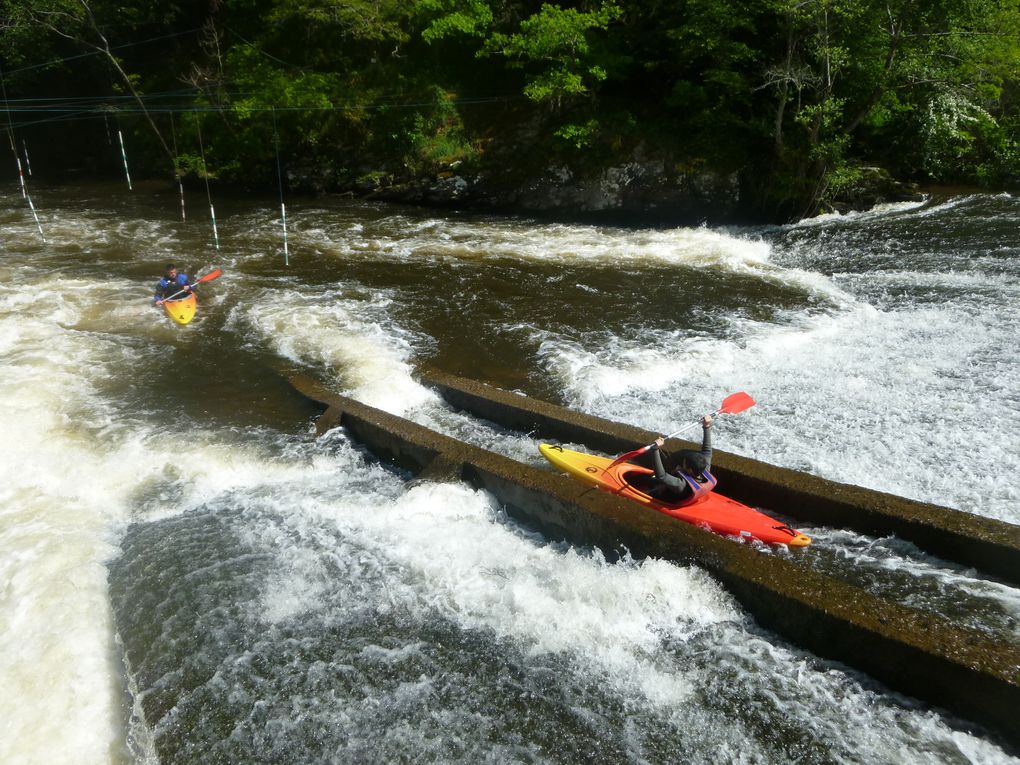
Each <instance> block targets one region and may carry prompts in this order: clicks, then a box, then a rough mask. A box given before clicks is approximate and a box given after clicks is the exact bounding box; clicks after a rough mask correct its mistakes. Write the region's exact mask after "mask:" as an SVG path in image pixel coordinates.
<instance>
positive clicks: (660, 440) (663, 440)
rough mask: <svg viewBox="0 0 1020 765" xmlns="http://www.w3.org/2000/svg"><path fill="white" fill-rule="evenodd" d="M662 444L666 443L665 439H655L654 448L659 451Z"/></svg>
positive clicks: (660, 437)
mask: <svg viewBox="0 0 1020 765" xmlns="http://www.w3.org/2000/svg"><path fill="white" fill-rule="evenodd" d="M664 443H666V439H665V438H663V437H662V436H659V437H658V438H656V439H655V448H656V449H661V448H662V445H663V444H664Z"/></svg>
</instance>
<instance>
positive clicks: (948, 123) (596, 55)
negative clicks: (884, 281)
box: [0, 0, 1020, 220]
mask: <svg viewBox="0 0 1020 765" xmlns="http://www.w3.org/2000/svg"><path fill="white" fill-rule="evenodd" d="M0 56H2V61H0V66H2V73H3V75H4V88H5V94H4V95H5V104H4V108H5V109H6V110H7V116H8V117H9V120H10V123H11V127H12V143H13V144H14V145H15V146H17V145H18V142H20V141H26V140H27V142H30V143H33V144H34V145H36V146H38V145H39V144H40V143H42V144H44V145H45V146H46V147H47V148H46V150H45V154H46V156H45V159H44V160H43V161H45V162H48V163H51V164H53V165H58V164H60V163H65V164H67V165H71V164H76V165H77V166H82V165H84V166H87V167H101V166H108V165H110V159H109V158H110V155H111V151H110V147H111V146H112V144H113V141H112V140H111V139H110V137H109V136H110V135H111V133H110V130H111V126H113V127H115V128H119V129H121V130H122V131H123V134H124V136H125V140H126V141H127V143H128V144H129V145H130V146H131V149H132V161H133V162H134V163H135V165H136V168H135V171H136V172H145V173H147V174H151V175H160V174H164V175H168V176H170V175H172V174H173V173H179V174H183V175H185V176H190V177H199V178H201V177H212V178H217V179H221V180H223V181H229V182H231V183H237V184H243V185H248V186H272V185H273V184H275V183H276V182H277V177H278V174H279V175H281V176H282V177H283V178H284V183H285V184H286V185H288V186H290V187H293V188H297V189H302V188H304V189H313V188H314V189H317V190H324V191H331V190H342V189H346V190H355V191H357V192H360V193H377V192H380V191H385V190H387V189H389V190H391V191H393V192H394V193H396V192H397V191H399V190H400V189H402V188H404V189H406V188H410V187H414V186H415V184H416V183H421V182H427V183H432V184H433V185H432V186H431V187H430V188H432V189H433V190H436V189H440V190H441V189H446V193H447V194H448V195H449V196H450V197H456V196H457V195H458V194H462V195H463V196H465V197H467V196H469V195H472V194H473V195H474V196H475V198H476V199H477V200H483V199H484V200H488V201H490V202H492V203H493V204H498V203H499V202H500V201H508V200H509V201H510V202H513V201H515V200H516V201H520V200H521V199H522V198H524V197H525V196H526V195H527V194H528V193H529V189H531V191H532V192H533V193H535V194H538V193H540V192H539V191H538V189H539V187H540V186H541V188H543V189H546V191H545V192H542V193H546V194H548V189H549V183H550V180H549V179H553V180H555V179H556V178H559V179H560V180H561V182H562V184H563V185H571V184H573V185H577V184H579V183H580V182H581V181H582V179H586V178H588V179H590V178H593V177H595V178H599V179H601V180H600V182H601V186H600V188H602V189H603V190H604V189H605V187H606V184H607V179H608V180H613V179H615V180H616V185H617V186H626V185H628V184H632V183H633V184H637V185H644V186H645V187H646V193H645V194H644V196H643V197H642V199H643V200H644V201H645V203H647V204H651V205H654V204H655V196H656V190H657V189H658V190H660V191H661V192H662V196H663V198H664V199H665V198H669V194H670V193H671V192H670V191H669V190H670V189H673V190H675V189H678V188H685V189H687V191H688V192H690V190H691V189H698V188H703V187H705V186H712V187H713V188H716V189H718V188H723V189H726V192H725V193H726V194H728V195H729V196H730V197H731V199H732V201H733V206H734V208H735V209H739V210H740V211H741V212H742V213H744V214H747V215H755V216H758V217H764V218H770V219H774V220H781V219H790V218H795V217H800V216H803V215H809V214H812V213H814V212H817V211H818V210H820V209H826V208H827V207H829V206H831V205H833V204H837V203H838V202H839V201H840V200H852V199H853V198H854V196H855V195H859V194H860V193H861V190H862V189H864V188H866V187H873V186H874V184H875V183H876V179H879V180H883V179H884V180H885V181H888V179H889V178H895V179H898V180H903V181H915V182H940V183H956V184H960V183H965V184H976V185H979V186H985V187H989V188H1008V187H1015V186H1017V185H1020V0H923V1H922V0H799V1H795V0H669V2H663V1H662V0H633V1H631V2H626V3H624V2H619V1H617V0H593V1H591V2H530V1H528V2H526V1H518V2H513V1H510V0H416V1H412V0H190V1H189V0H180V1H179V2H175V3H166V2H163V1H162V0H136V1H135V2H125V0H0ZM37 154H38V152H37ZM33 161H35V162H36V163H38V162H39V161H40V160H39V158H38V157H33ZM540 179H544V180H543V183H542V184H540V183H538V181H539V180H540ZM436 184H438V185H436ZM444 184H445V185H444ZM543 184H544V185H543ZM435 193H436V194H440V191H435Z"/></svg>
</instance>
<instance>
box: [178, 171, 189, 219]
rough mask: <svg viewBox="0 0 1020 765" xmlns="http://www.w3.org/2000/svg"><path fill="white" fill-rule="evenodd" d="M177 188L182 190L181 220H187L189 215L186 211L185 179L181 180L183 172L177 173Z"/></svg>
mask: <svg viewBox="0 0 1020 765" xmlns="http://www.w3.org/2000/svg"><path fill="white" fill-rule="evenodd" d="M177 188H179V189H180V190H181V220H187V215H186V214H185V212H184V181H182V180H181V174H180V173H178V174H177Z"/></svg>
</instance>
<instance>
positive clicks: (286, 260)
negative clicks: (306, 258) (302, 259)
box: [280, 202, 290, 266]
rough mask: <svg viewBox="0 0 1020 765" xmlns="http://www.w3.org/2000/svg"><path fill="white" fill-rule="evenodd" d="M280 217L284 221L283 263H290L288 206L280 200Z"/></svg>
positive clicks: (286, 264) (287, 264)
mask: <svg viewBox="0 0 1020 765" xmlns="http://www.w3.org/2000/svg"><path fill="white" fill-rule="evenodd" d="M280 217H281V219H282V221H283V265H285V266H289V265H290V251H289V250H288V249H287V207H286V205H284V204H283V202H280Z"/></svg>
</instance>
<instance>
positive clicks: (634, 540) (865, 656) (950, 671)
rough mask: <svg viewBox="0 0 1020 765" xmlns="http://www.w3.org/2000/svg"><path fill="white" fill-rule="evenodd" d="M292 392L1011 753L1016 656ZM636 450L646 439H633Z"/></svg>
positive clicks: (568, 484) (971, 635)
mask: <svg viewBox="0 0 1020 765" xmlns="http://www.w3.org/2000/svg"><path fill="white" fill-rule="evenodd" d="M291 382H292V384H293V385H294V386H295V387H296V388H297V389H298V390H299V391H301V392H302V393H303V394H304V395H305V396H307V397H309V398H311V399H313V400H314V401H317V402H319V404H320V406H321V407H322V408H323V409H324V410H325V411H324V413H323V415H322V416H321V417H320V418H319V421H318V424H317V428H318V431H319V432H320V433H322V432H325V431H326V430H329V429H331V428H333V427H343V428H345V429H346V430H347V431H348V432H349V433H350V434H351V436H352V437H353V438H354V439H356V440H357V441H359V442H361V443H362V444H364V445H365V446H367V447H368V448H369V449H370V450H371V451H372V452H373V453H375V454H377V455H379V456H381V457H384V458H386V459H391V460H394V461H395V462H396V463H397V464H399V465H401V466H402V467H404V468H406V469H408V470H410V471H411V472H412V473H418V475H419V479H418V480H423V479H425V478H426V477H427V476H428V475H429V474H431V475H433V476H435V477H436V478H438V479H440V480H449V479H451V478H458V479H460V480H464V481H466V482H468V483H469V484H471V485H472V486H475V487H476V488H480V489H485V490H487V491H489V492H491V493H492V494H493V495H494V496H495V497H496V498H497V499H498V500H499V502H501V503H502V504H503V505H504V506H505V507H506V509H507V511H508V512H509V513H511V514H512V515H514V516H515V517H517V518H519V519H521V520H523V521H524V522H526V523H528V524H529V525H531V526H533V527H537V528H538V529H540V530H541V531H542V532H543V533H545V534H546V535H547V536H548V537H550V538H553V539H564V540H568V541H570V542H573V543H575V544H578V545H582V546H595V547H599V548H600V549H602V550H604V551H605V552H606V553H607V554H608V555H613V554H615V553H619V552H621V551H622V550H623V549H626V550H629V551H630V552H631V553H632V554H633V555H635V556H637V557H647V556H652V557H657V558H662V559H666V560H671V561H676V562H679V563H684V564H694V565H698V566H701V567H703V568H705V569H706V570H708V571H709V572H711V573H712V574H713V575H714V576H715V577H717V578H718V579H719V580H720V581H721V582H722V583H723V584H724V585H725V586H726V587H727V588H728V589H729V591H730V592H731V593H732V594H733V596H734V597H735V598H736V599H737V600H738V601H739V602H740V603H741V604H742V606H743V607H744V608H745V609H747V611H748V612H749V613H750V614H752V615H753V617H754V618H755V619H756V620H757V621H758V623H759V624H761V625H762V626H763V627H765V628H767V629H770V630H774V631H775V632H777V633H778V634H780V635H782V636H784V637H786V638H787V639H789V640H790V641H792V642H793V643H796V644H798V645H801V646H803V647H804V648H806V649H808V650H810V651H812V652H813V653H815V654H817V655H819V656H822V657H827V658H830V659H834V660H837V661H841V662H845V663H846V664H848V665H851V666H853V667H856V668H857V669H859V670H862V671H864V672H866V673H868V674H869V675H871V676H873V677H875V678H876V679H878V680H880V681H882V682H884V683H886V684H887V685H888V686H889V687H891V688H893V689H895V690H898V691H901V692H903V693H907V694H909V695H912V696H915V697H917V698H920V699H923V700H925V701H927V702H928V703H931V704H934V705H937V706H941V707H944V708H946V709H948V710H951V711H952V712H955V713H956V714H958V715H960V716H961V717H963V718H965V719H969V720H972V721H974V722H977V723H979V724H980V725H982V726H986V727H987V728H988V729H989V730H991V731H992V732H993V733H994V734H997V735H999V736H1001V737H1002V739H1003V740H1004V742H1005V745H1006V746H1012V747H1013V748H1014V749H1020V716H1018V715H1017V714H1016V710H1017V709H1020V648H1018V647H1017V646H1014V645H1006V644H1002V643H997V642H995V641H993V640H990V639H989V638H988V637H986V636H984V635H982V634H979V633H977V632H972V631H969V630H964V629H959V628H957V627H955V626H953V625H952V624H950V623H949V622H947V621H946V620H944V619H942V618H940V617H937V616H934V615H931V614H926V613H923V612H919V611H915V610H913V609H909V608H906V607H904V606H900V605H898V604H896V603H891V602H889V601H886V600H883V599H881V598H878V597H876V596H874V595H871V594H869V593H868V592H866V591H864V590H862V589H859V588H857V587H854V586H852V585H849V584H846V583H843V582H840V581H838V580H835V579H832V578H830V577H827V576H825V575H824V574H820V573H818V572H815V571H811V570H809V569H807V568H805V567H802V566H799V565H797V563H796V562H795V561H796V556H795V555H794V556H793V557H792V558H790V559H787V558H783V557H779V556H777V555H769V554H764V553H761V552H758V551H757V550H756V549H755V548H753V547H750V546H747V545H741V544H738V543H736V542H733V541H731V540H728V539H724V538H722V537H719V536H717V535H715V534H712V533H709V532H707V531H704V530H702V529H699V528H696V527H694V526H691V525H688V524H685V523H680V522H677V521H675V520H673V519H671V518H669V517H668V516H665V515H663V514H660V513H654V512H648V511H646V510H644V509H642V508H640V507H638V506H636V505H634V504H633V503H630V502H627V501H626V500H622V499H620V498H618V497H614V496H612V495H610V494H607V493H604V492H599V491H597V490H593V489H590V488H586V487H584V486H581V485H580V484H578V483H576V482H575V481H572V480H571V479H569V478H567V477H565V476H561V475H558V474H556V473H553V472H551V471H547V470H541V469H538V468H532V467H529V466H526V465H523V464H521V463H518V462H516V461H514V460H511V459H508V458H506V457H503V456H502V455H498V454H494V453H492V452H489V451H486V450H484V449H481V448H478V447H474V446H471V445H469V444H465V443H463V442H460V441H457V440H456V439H452V438H449V437H448V436H444V435H442V434H439V433H435V432H433V431H431V430H429V429H427V428H424V427H422V426H420V425H417V424H416V423H413V422H410V421H408V420H404V419H402V418H400V417H396V416H394V415H391V414H388V413H386V412H382V411H380V410H377V409H373V408H371V407H368V406H365V405H363V404H360V403H358V402H356V401H353V400H351V399H347V398H344V397H342V396H339V395H337V394H333V393H330V392H329V391H328V390H326V389H325V388H323V386H321V385H320V384H319V383H317V382H316V381H314V380H311V379H309V378H304V377H292V378H291ZM638 440H639V441H642V440H643V439H640V438H639V439H638Z"/></svg>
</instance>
